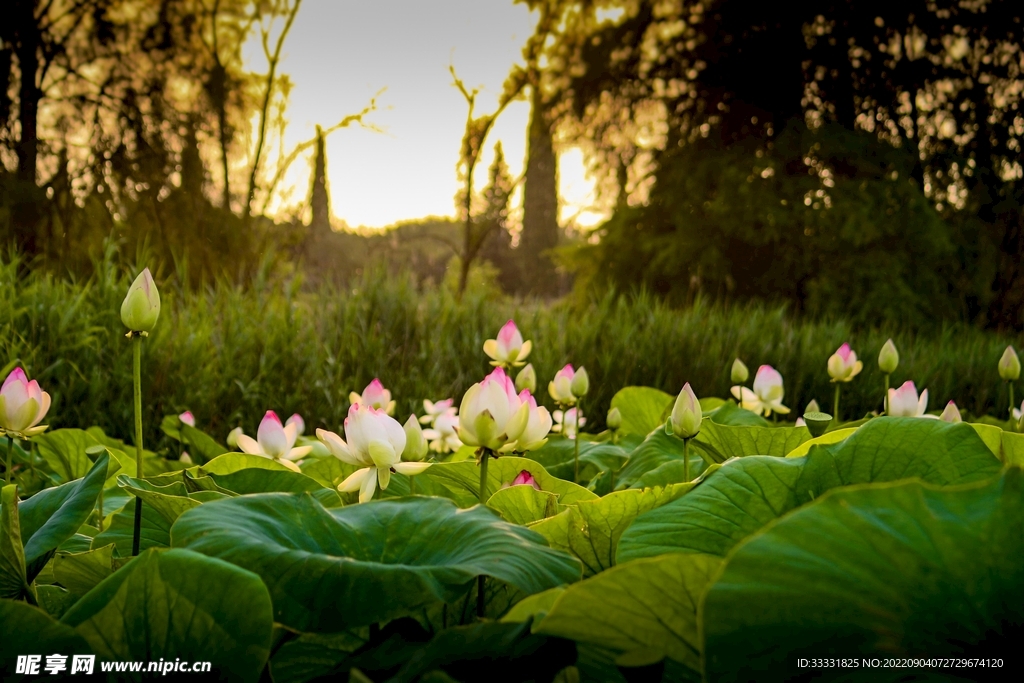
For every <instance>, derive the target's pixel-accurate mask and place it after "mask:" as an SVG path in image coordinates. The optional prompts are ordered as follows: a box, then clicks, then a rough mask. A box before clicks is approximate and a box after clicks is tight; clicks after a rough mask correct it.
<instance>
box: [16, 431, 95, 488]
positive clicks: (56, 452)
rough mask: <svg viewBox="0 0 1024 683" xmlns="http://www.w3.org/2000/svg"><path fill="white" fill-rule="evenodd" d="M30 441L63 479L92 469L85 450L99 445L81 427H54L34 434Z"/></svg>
mask: <svg viewBox="0 0 1024 683" xmlns="http://www.w3.org/2000/svg"><path fill="white" fill-rule="evenodd" d="M32 441H33V442H34V443H35V444H36V446H37V447H38V448H39V455H41V456H42V457H43V460H45V461H46V464H47V465H49V466H50V468H51V469H52V470H53V471H54V472H56V473H57V474H58V475H59V476H60V478H61V479H62V480H63V481H73V480H75V479H81V478H82V477H84V476H85V473H86V472H88V471H89V470H90V469H92V460H91V459H90V458H89V456H88V455H87V454H86V450H87V449H89V448H92V447H94V446H99V445H100V442H99V441H97V440H96V439H95V438H94V437H93V436H92V435H91V434H89V433H88V432H86V431H85V430H82V429H55V430H53V431H52V432H46V433H44V434H38V435H36V436H34V437H33V438H32Z"/></svg>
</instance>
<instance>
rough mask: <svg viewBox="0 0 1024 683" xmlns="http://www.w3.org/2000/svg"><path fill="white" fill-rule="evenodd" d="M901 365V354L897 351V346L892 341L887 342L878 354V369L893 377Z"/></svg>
mask: <svg viewBox="0 0 1024 683" xmlns="http://www.w3.org/2000/svg"><path fill="white" fill-rule="evenodd" d="M899 364H900V354H899V352H898V351H897V350H896V345H895V344H893V343H892V339H887V340H885V343H884V344H882V350H881V351H879V352H878V369H879V370H881V371H882V372H884V373H885V374H887V375H891V374H892V373H894V372H896V368H897V367H899Z"/></svg>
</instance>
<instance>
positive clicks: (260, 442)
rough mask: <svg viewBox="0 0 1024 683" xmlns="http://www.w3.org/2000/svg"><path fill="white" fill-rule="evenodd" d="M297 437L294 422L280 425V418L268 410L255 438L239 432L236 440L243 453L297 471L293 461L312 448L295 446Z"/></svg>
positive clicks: (297, 467) (297, 468) (299, 458)
mask: <svg viewBox="0 0 1024 683" xmlns="http://www.w3.org/2000/svg"><path fill="white" fill-rule="evenodd" d="M298 438H299V433H298V429H297V428H296V425H295V423H294V422H289V423H288V424H287V425H282V424H281V418H279V417H278V416H277V413H275V412H274V411H273V410H268V411H267V414H266V415H264V416H263V421H262V422H260V426H259V429H258V430H257V431H256V438H255V439H253V438H252V437H251V436H246V435H245V434H239V435H238V437H237V441H238V447H239V448H241V449H242V452H243V453H248V454H249V455H259V456H262V457H264V458H270V459H271V460H273V461H274V462H277V463H280V464H282V465H284V466H285V467H287V468H288V469H290V470H294V471H296V472H299V471H300V470H299V466H298V465H296V464H295V461H296V460H301V459H302V458H303V456H305V455H307V454H308V453H309V452H310V451H312V450H313V447H312V446H300V447H298V448H295V447H294V446H295V440H296V439H298Z"/></svg>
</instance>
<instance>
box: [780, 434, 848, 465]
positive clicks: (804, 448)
mask: <svg viewBox="0 0 1024 683" xmlns="http://www.w3.org/2000/svg"><path fill="white" fill-rule="evenodd" d="M855 431H857V428H856V427H846V428H843V429H836V430H834V431H831V432H825V433H824V434H822V435H821V436H818V437H815V438H813V439H810V440H808V441H804V442H803V443H802V444H800V445H799V446H797V447H796V448H794V449H793V450H791V451H790V452H789V453H786V457H787V458H801V457H803V456H805V455H807V454H808V453H810V452H811V448H813V447H814V446H828V445H830V444H834V443H839V442H840V441H844V440H845V439H847V438H849V437H850V436H851V435H852V434H853V433H854V432H855Z"/></svg>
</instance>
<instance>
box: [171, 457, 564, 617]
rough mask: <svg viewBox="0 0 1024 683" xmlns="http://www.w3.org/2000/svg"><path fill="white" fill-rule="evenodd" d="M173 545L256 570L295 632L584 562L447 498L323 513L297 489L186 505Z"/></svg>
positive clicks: (549, 574) (554, 577)
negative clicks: (482, 579) (483, 581)
mask: <svg viewBox="0 0 1024 683" xmlns="http://www.w3.org/2000/svg"><path fill="white" fill-rule="evenodd" d="M428 471H429V470H428ZM171 540H172V544H173V545H174V546H176V547H188V548H191V549H193V550H197V551H199V552H202V553H205V554H207V555H211V556H214V557H219V558H222V559H225V560H227V561H229V562H232V563H234V564H237V565H239V566H241V567H245V568H246V569H250V570H252V571H254V572H256V573H257V574H259V575H260V576H261V577H262V578H263V581H264V582H265V583H266V584H267V586H268V587H269V588H270V591H271V594H272V595H273V596H274V610H275V612H274V614H275V620H276V621H278V622H280V623H282V624H284V625H286V626H288V627H289V628H294V629H298V630H302V631H311V630H316V631H321V632H330V631H340V630H344V629H347V628H351V627H355V626H362V625H365V624H372V623H376V622H380V621H383V620H385V619H389V618H393V617H396V616H399V615H402V614H406V613H408V612H409V611H411V610H415V609H417V608H419V607H422V606H425V605H428V604H431V603H433V602H435V601H442V602H450V601H453V600H455V599H456V598H458V597H460V596H461V595H463V594H464V593H465V592H466V591H468V590H469V588H470V587H471V586H472V585H474V584H475V579H476V577H477V576H480V575H486V576H492V577H495V578H497V579H499V580H501V581H504V582H506V583H509V584H512V585H513V586H515V587H516V588H518V589H519V590H521V591H523V592H524V593H537V592H539V591H542V590H546V589H548V588H551V587H552V586H557V585H560V584H563V583H571V582H572V581H575V580H578V579H579V577H580V565H579V562H578V561H577V560H576V559H575V558H572V557H570V556H569V555H567V554H565V553H563V552H561V551H558V550H553V549H551V548H549V547H547V546H546V545H545V544H544V539H543V537H542V536H540V535H539V534H537V533H535V532H533V531H530V530H528V529H525V528H522V527H519V526H515V525H513V524H509V523H507V522H504V521H501V520H500V519H499V518H498V517H497V515H495V514H494V513H493V512H491V511H490V510H488V509H486V508H484V507H474V508H471V509H468V510H461V509H459V508H458V507H457V506H456V505H454V504H453V503H452V502H451V501H448V500H445V499H443V498H427V497H420V496H414V497H410V498H401V499H394V500H378V501H371V502H368V503H364V504H362V505H352V506H349V507H345V508H338V509H331V510H328V509H326V508H324V507H323V506H322V505H320V504H319V503H318V502H317V501H315V500H314V499H313V498H312V497H310V496H308V495H304V494H298V495H295V494H259V495H251V496H243V497H239V498H231V499H227V500H219V501H214V502H211V503H206V504H204V505H202V506H200V507H198V508H196V509H194V510H190V511H189V512H186V513H185V514H183V515H182V516H181V517H179V518H178V521H177V522H175V524H174V527H173V528H172V529H171Z"/></svg>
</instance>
